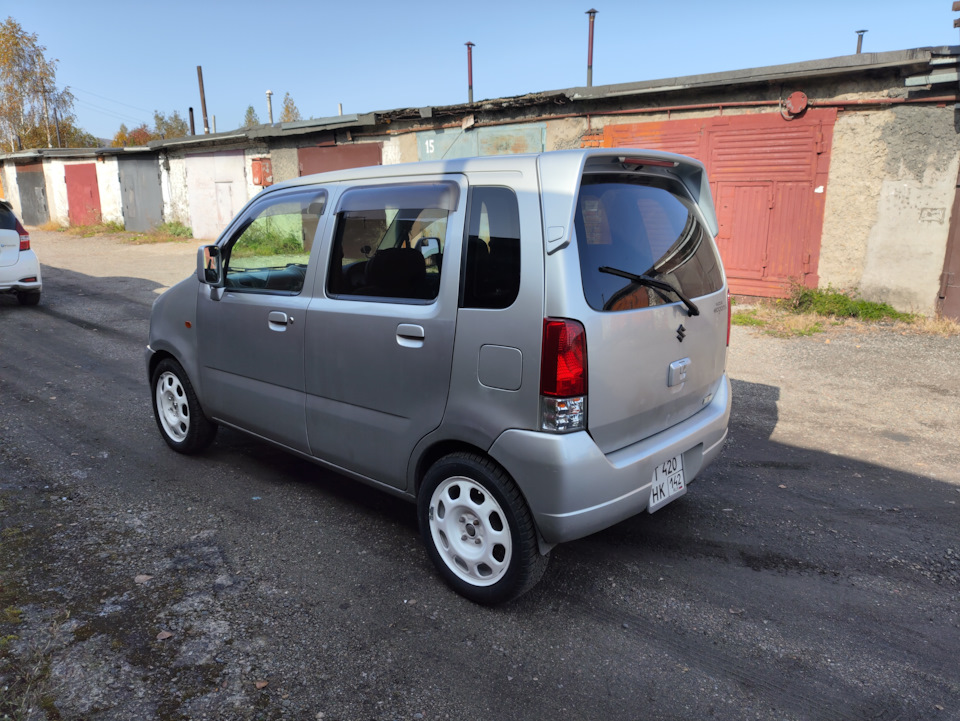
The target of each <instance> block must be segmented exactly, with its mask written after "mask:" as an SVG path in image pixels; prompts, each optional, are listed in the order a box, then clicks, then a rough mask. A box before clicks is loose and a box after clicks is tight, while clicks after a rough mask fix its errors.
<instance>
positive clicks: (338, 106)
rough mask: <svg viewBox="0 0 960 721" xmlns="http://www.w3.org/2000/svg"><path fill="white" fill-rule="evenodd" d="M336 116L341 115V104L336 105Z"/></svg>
mask: <svg viewBox="0 0 960 721" xmlns="http://www.w3.org/2000/svg"><path fill="white" fill-rule="evenodd" d="M337 115H343V103H337Z"/></svg>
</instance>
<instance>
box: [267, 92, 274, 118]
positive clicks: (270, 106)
mask: <svg viewBox="0 0 960 721" xmlns="http://www.w3.org/2000/svg"><path fill="white" fill-rule="evenodd" d="M271 95H273V91H272V90H268V91H267V117H268V118H270V124H271V125H273V100H271V99H270V96H271Z"/></svg>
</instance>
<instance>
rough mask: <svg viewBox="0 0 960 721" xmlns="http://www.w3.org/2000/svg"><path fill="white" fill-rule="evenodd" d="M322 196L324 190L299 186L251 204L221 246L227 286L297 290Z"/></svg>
mask: <svg viewBox="0 0 960 721" xmlns="http://www.w3.org/2000/svg"><path fill="white" fill-rule="evenodd" d="M326 199H327V193H326V191H324V190H321V191H317V190H310V191H298V192H295V193H284V194H278V195H277V196H275V197H273V198H271V199H269V200H265V201H264V202H263V203H261V204H260V205H258V206H256V207H255V208H254V209H253V210H252V212H251V214H250V215H249V217H248V218H247V219H246V220H245V221H244V222H243V224H242V225H241V226H240V229H239V230H238V231H237V232H236V233H234V235H233V236H232V237H231V239H230V240H229V241H228V242H227V244H226V246H225V247H224V258H225V260H224V271H225V285H226V287H227V288H229V289H230V290H232V291H241V292H252V293H277V294H286V295H296V294H298V293H300V291H301V290H303V281H304V278H305V277H306V273H307V264H308V262H309V259H310V250H311V248H312V247H313V240H314V236H315V235H316V233H317V225H318V224H319V222H320V216H321V215H323V210H324V206H325V205H326Z"/></svg>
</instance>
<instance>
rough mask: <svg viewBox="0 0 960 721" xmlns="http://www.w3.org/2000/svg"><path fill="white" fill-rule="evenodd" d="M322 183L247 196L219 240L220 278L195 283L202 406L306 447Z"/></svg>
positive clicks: (231, 422)
mask: <svg viewBox="0 0 960 721" xmlns="http://www.w3.org/2000/svg"><path fill="white" fill-rule="evenodd" d="M326 197H327V194H326V191H325V190H322V189H317V188H313V189H304V188H294V189H289V190H284V191H279V192H276V193H271V194H268V195H267V196H266V197H264V198H263V199H262V200H261V201H260V202H257V203H254V204H252V205H251V206H250V207H249V208H248V209H247V210H246V211H244V214H243V216H242V217H241V218H240V220H239V222H237V223H235V224H234V225H235V229H234V230H233V231H232V232H231V233H230V235H229V236H228V237H227V238H226V239H224V240H221V241H220V242H219V243H218V245H219V246H220V253H221V257H222V259H223V260H222V262H223V269H224V277H223V280H224V283H223V287H221V288H216V287H210V286H207V285H201V286H200V292H199V298H198V301H197V325H198V339H199V342H198V352H199V357H200V366H201V371H200V373H201V379H202V386H203V388H204V397H205V406H206V409H207V412H208V414H209V415H211V416H212V417H213V418H215V419H216V420H218V421H220V422H223V423H227V424H229V425H233V426H237V427H239V428H242V429H244V430H247V431H251V432H253V433H256V434H258V435H260V436H263V437H264V438H268V439H270V440H272V441H277V442H279V443H282V444H284V445H286V446H289V447H290V448H294V449H296V450H298V451H302V452H307V451H308V450H309V446H308V443H307V433H306V427H305V420H304V405H305V404H304V390H305V386H304V366H303V347H304V328H305V325H306V323H305V321H306V309H307V306H308V305H309V302H310V297H309V292H307V291H305V289H309V288H311V287H312V276H313V274H314V272H315V269H314V265H315V264H314V263H313V262H312V261H311V260H310V258H311V248H312V245H313V239H314V236H315V235H316V232H317V228H318V225H319V224H320V223H321V222H322V215H323V209H324V206H325V203H326Z"/></svg>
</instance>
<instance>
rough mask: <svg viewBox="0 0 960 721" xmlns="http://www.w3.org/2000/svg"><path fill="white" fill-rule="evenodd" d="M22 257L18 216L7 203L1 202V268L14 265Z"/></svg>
mask: <svg viewBox="0 0 960 721" xmlns="http://www.w3.org/2000/svg"><path fill="white" fill-rule="evenodd" d="M19 257H20V232H19V231H18V230H17V216H15V215H14V214H13V211H12V210H11V209H10V206H9V205H8V204H7V203H6V201H0V267H4V266H10V265H14V264H15V263H16V262H17V260H18V259H19Z"/></svg>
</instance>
